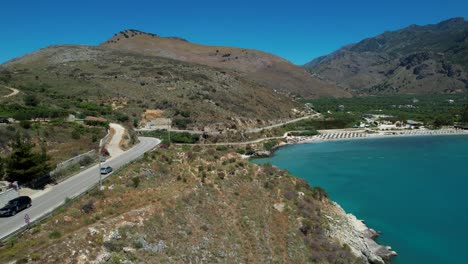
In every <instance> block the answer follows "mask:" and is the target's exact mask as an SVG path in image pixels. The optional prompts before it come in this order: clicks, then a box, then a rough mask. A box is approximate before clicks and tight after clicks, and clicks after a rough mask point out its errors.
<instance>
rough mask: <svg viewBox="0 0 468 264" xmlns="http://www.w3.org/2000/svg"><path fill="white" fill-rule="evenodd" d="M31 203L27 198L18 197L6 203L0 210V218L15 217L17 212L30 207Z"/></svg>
mask: <svg viewBox="0 0 468 264" xmlns="http://www.w3.org/2000/svg"><path fill="white" fill-rule="evenodd" d="M31 205H32V201H31V198H29V196H20V197H18V198H15V199H12V200H10V201H8V203H7V204H6V205H5V206H4V207H2V208H0V215H1V216H8V215H15V214H16V213H18V212H19V211H21V210H23V209H26V208H28V207H31Z"/></svg>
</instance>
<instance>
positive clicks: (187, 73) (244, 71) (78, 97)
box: [0, 18, 468, 129]
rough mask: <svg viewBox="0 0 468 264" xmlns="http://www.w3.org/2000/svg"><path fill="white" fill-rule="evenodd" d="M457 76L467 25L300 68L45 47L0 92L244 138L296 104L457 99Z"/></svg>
mask: <svg viewBox="0 0 468 264" xmlns="http://www.w3.org/2000/svg"><path fill="white" fill-rule="evenodd" d="M467 71H468V22H467V21H465V20H464V19H463V18H453V19H449V20H446V21H443V22H440V23H438V24H435V25H426V26H417V25H411V26H409V27H407V28H404V29H401V30H397V31H388V32H384V33H383V34H380V35H378V36H376V37H372V38H368V39H364V40H362V41H360V42H358V43H356V44H350V45H347V46H345V47H343V48H341V49H339V50H337V51H335V52H333V53H332V54H329V55H326V56H322V57H319V58H316V59H314V60H312V61H311V62H309V63H307V64H306V65H304V66H302V67H301V66H297V65H293V64H292V63H290V62H289V61H287V60H285V59H282V58H280V57H278V56H275V55H273V54H269V53H265V52H262V51H257V50H251V49H243V48H233V47H218V46H206V45H200V44H195V43H191V42H189V41H187V40H185V39H182V38H178V37H160V36H157V35H155V34H151V33H145V32H141V31H138V30H133V29H129V30H124V31H121V32H119V33H116V34H115V35H114V36H112V37H110V38H109V39H108V40H106V41H104V42H103V43H102V44H100V45H98V46H83V45H57V46H50V47H47V48H44V49H41V50H38V51H36V52H33V53H30V54H26V55H24V56H22V57H19V58H16V59H13V60H11V61H9V62H6V63H4V64H1V65H0V84H1V85H4V86H9V87H16V88H17V89H19V90H20V91H21V92H22V93H24V94H26V95H28V94H29V95H31V94H33V95H35V96H37V97H39V99H41V101H42V102H43V105H47V106H48V107H52V108H64V109H71V110H75V111H77V112H80V111H81V112H83V110H82V109H79V107H78V108H76V107H74V106H80V105H82V101H85V102H88V101H92V102H95V103H99V104H100V105H104V106H106V105H112V108H114V110H117V111H122V112H124V113H125V114H128V115H132V116H133V117H135V118H139V117H140V115H141V114H142V113H143V112H144V111H145V109H162V110H164V111H165V113H164V116H166V117H169V118H173V119H175V120H179V122H178V123H179V125H180V126H179V127H182V128H186V127H188V128H195V129H204V128H205V127H206V126H212V127H216V128H229V127H237V128H239V127H244V128H245V127H255V126H258V125H262V124H266V123H271V122H273V123H274V122H276V121H278V120H284V119H290V118H292V117H295V116H297V109H301V108H302V105H301V103H299V101H297V100H296V99H297V98H317V97H350V96H361V95H376V94H422V93H463V92H467V91H468V73H467ZM11 100H12V101H14V100H15V98H11ZM20 102H21V101H17V102H10V103H20ZM12 107H13V106H12ZM10 108H11V107H10ZM13 108H14V107H13ZM227 123H228V124H227ZM219 124H223V125H221V127H219ZM226 124H227V125H226Z"/></svg>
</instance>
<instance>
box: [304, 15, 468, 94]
mask: <svg viewBox="0 0 468 264" xmlns="http://www.w3.org/2000/svg"><path fill="white" fill-rule="evenodd" d="M304 67H305V68H306V69H308V70H309V71H310V72H311V73H312V74H313V75H314V76H316V77H319V78H321V79H324V80H328V81H333V82H335V83H336V84H337V85H339V86H340V87H343V88H345V89H347V90H349V91H351V92H353V93H354V94H379V93H404V94H411V93H458V92H466V91H468V74H467V72H468V22H467V21H465V20H464V19H463V18H453V19H449V20H447V21H443V22H440V23H438V24H435V25H427V26H416V25H411V26H409V27H407V28H404V29H401V30H397V31H391V32H385V33H383V34H381V35H378V36H376V37H373V38H368V39H365V40H363V41H361V42H359V43H357V44H351V45H348V46H345V47H343V48H341V49H339V50H338V51H336V52H334V53H332V54H330V55H326V56H323V57H319V58H316V59H314V60H313V61H311V62H309V63H307V64H306V65H304Z"/></svg>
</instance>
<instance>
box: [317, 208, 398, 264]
mask: <svg viewBox="0 0 468 264" xmlns="http://www.w3.org/2000/svg"><path fill="white" fill-rule="evenodd" d="M326 210H327V213H326V218H327V219H328V224H329V229H328V235H329V237H330V238H332V239H335V240H338V241H339V242H340V243H341V244H346V245H348V246H349V248H350V250H351V252H352V253H353V254H354V255H356V256H357V257H360V258H362V259H364V260H365V263H385V262H388V261H390V259H391V258H392V257H394V256H396V255H397V253H396V252H395V251H392V249H391V247H389V246H382V245H379V244H377V242H375V241H374V238H376V237H377V236H378V233H377V232H376V231H375V230H373V229H370V228H368V227H367V226H366V225H365V224H364V223H363V221H361V220H358V219H357V218H356V217H355V216H354V215H352V214H347V213H346V212H345V211H344V210H343V208H341V206H340V205H338V204H337V203H334V202H332V203H330V204H329V205H328V206H327V207H326Z"/></svg>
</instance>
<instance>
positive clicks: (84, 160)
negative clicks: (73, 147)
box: [79, 155, 94, 166]
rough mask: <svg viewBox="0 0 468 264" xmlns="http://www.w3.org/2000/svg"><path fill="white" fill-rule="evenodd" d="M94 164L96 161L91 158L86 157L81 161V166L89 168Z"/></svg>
mask: <svg viewBox="0 0 468 264" xmlns="http://www.w3.org/2000/svg"><path fill="white" fill-rule="evenodd" d="M93 162H94V159H93V158H92V157H91V156H88V155H86V156H84V157H83V158H82V159H81V160H80V162H79V163H80V166H87V165H89V164H92V163H93Z"/></svg>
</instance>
